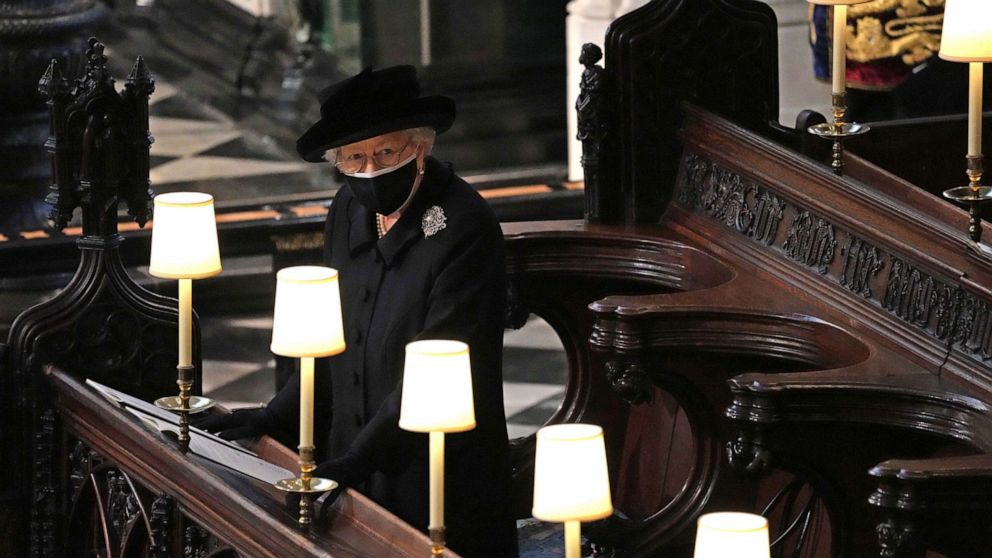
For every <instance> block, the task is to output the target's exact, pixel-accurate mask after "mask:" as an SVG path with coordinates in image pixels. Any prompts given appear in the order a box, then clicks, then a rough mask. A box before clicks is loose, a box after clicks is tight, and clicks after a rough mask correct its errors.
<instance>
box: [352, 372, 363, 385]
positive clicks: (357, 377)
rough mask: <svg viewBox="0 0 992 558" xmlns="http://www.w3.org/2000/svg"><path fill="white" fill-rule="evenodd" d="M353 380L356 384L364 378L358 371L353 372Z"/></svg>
mask: <svg viewBox="0 0 992 558" xmlns="http://www.w3.org/2000/svg"><path fill="white" fill-rule="evenodd" d="M351 380H352V381H353V382H354V383H355V385H356V386H357V385H360V384H361V383H362V378H361V376H359V375H358V372H352V373H351Z"/></svg>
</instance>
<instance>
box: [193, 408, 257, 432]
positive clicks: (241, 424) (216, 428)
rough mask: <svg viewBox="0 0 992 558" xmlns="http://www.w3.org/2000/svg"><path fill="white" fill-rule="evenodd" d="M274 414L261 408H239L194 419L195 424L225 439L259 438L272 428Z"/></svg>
mask: <svg viewBox="0 0 992 558" xmlns="http://www.w3.org/2000/svg"><path fill="white" fill-rule="evenodd" d="M272 424H273V423H272V416H271V415H270V414H269V411H268V410H267V409H265V408H264V407H263V408H261V409H238V410H236V411H234V412H232V413H229V414H226V415H222V414H211V415H206V416H202V417H195V418H194V419H193V426H194V427H196V428H199V429H200V430H206V431H207V432H213V433H215V434H217V436H219V437H221V438H223V439H225V440H240V439H242V438H257V437H259V436H261V435H262V434H267V433H269V432H270V431H271V430H272Z"/></svg>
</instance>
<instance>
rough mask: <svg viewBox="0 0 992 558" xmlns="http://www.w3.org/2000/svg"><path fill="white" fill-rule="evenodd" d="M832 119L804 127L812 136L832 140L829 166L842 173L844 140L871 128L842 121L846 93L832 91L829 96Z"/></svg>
mask: <svg viewBox="0 0 992 558" xmlns="http://www.w3.org/2000/svg"><path fill="white" fill-rule="evenodd" d="M831 105H832V108H833V113H834V114H833V116H834V121H833V122H832V123H830V122H824V123H822V124H816V125H815V126H810V127H809V128H807V129H806V131H808V132H809V133H811V134H813V135H814V136H817V137H821V138H823V139H826V140H832V141H833V142H834V147H833V149H832V150H831V162H830V168H832V169H833V171H834V174H837V175H841V174H844V140H846V139H847V138H850V137H853V136H860V135H861V134H864V133H867V132H868V131H869V130H871V126H869V125H867V124H858V123H855V122H844V115H845V114H847V93H834V94H833V96H832V97H831Z"/></svg>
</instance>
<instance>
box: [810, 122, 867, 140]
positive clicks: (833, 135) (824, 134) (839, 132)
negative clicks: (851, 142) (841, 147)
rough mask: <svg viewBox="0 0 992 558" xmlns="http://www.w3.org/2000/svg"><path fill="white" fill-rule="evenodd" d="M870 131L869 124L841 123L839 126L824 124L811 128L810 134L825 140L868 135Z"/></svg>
mask: <svg viewBox="0 0 992 558" xmlns="http://www.w3.org/2000/svg"><path fill="white" fill-rule="evenodd" d="M870 130H871V126H869V125H868V124H858V123H857V122H840V123H839V124H831V123H829V122H824V123H822V124H817V125H815V126H810V127H809V133H811V134H813V135H814V136H818V137H821V138H824V139H838V138H849V137H851V136H860V135H861V134H865V133H868V132H869V131H870Z"/></svg>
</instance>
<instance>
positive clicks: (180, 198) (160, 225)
mask: <svg viewBox="0 0 992 558" xmlns="http://www.w3.org/2000/svg"><path fill="white" fill-rule="evenodd" d="M148 273H151V274H152V275H154V276H155V277H162V278H164V279H202V278H204V277H210V276H212V275H217V274H218V273H220V250H219V249H218V248H217V223H216V221H215V220H214V198H213V196H211V195H210V194H204V193H201V192H170V193H168V194H159V195H157V196H155V215H154V220H153V221H152V255H151V263H150V265H149V266H148Z"/></svg>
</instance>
